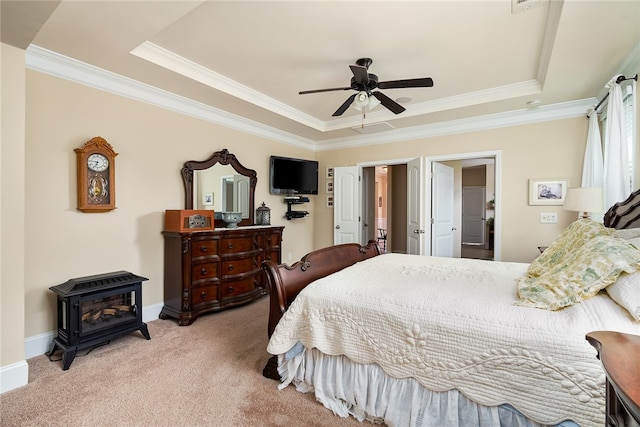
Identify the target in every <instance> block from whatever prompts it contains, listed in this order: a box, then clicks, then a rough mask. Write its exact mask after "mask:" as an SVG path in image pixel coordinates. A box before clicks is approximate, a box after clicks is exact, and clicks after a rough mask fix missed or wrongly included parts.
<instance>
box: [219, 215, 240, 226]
mask: <svg viewBox="0 0 640 427" xmlns="http://www.w3.org/2000/svg"><path fill="white" fill-rule="evenodd" d="M222 220H223V221H224V222H225V223H226V224H227V228H238V223H239V222H240V221H242V212H222Z"/></svg>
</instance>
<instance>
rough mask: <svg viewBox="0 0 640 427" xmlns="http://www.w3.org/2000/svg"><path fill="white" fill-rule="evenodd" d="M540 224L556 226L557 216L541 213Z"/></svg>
mask: <svg viewBox="0 0 640 427" xmlns="http://www.w3.org/2000/svg"><path fill="white" fill-rule="evenodd" d="M540 222H541V223H542V224H557V223H558V214H557V213H555V212H546V213H545V212H543V213H541V214H540Z"/></svg>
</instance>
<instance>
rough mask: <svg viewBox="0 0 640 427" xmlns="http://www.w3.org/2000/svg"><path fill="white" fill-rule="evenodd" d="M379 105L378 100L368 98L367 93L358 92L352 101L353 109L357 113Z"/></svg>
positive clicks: (372, 97)
mask: <svg viewBox="0 0 640 427" xmlns="http://www.w3.org/2000/svg"><path fill="white" fill-rule="evenodd" d="M378 105H380V100H379V99H378V98H376V97H375V96H369V95H368V94H367V92H358V94H357V95H356V97H355V98H354V100H353V108H355V109H356V110H358V111H362V110H363V109H365V108H366V109H368V110H369V111H371V110H373V109H374V108H376V107H377V106H378Z"/></svg>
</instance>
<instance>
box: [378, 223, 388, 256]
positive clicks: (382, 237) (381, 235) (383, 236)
mask: <svg viewBox="0 0 640 427" xmlns="http://www.w3.org/2000/svg"><path fill="white" fill-rule="evenodd" d="M380 242H382V251H383V252H386V251H387V230H385V229H384V228H378V245H380Z"/></svg>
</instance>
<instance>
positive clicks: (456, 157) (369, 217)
mask: <svg viewBox="0 0 640 427" xmlns="http://www.w3.org/2000/svg"><path fill="white" fill-rule="evenodd" d="M500 158H501V153H500V151H486V152H476V153H461V154H451V155H441V156H432V157H425V158H424V159H425V165H424V170H425V172H426V173H427V175H428V174H429V172H430V171H431V170H432V167H433V163H447V164H452V165H456V166H455V169H456V172H455V178H454V181H455V192H456V194H455V196H454V203H455V205H456V207H455V215H454V216H455V225H454V227H452V232H453V234H454V235H455V237H454V245H455V246H454V247H455V253H454V254H453V256H454V257H461V256H462V254H461V246H462V233H461V231H462V219H461V218H462V212H461V210H462V177H461V174H462V162H463V161H464V162H465V167H467V166H468V165H469V162H471V161H474V159H481V160H480V161H482V162H485V163H486V162H487V160H491V161H492V162H493V165H492V166H485V168H486V170H487V171H488V170H492V171H493V173H489V172H487V181H486V182H485V186H487V187H490V188H492V190H488V191H486V193H485V202H486V204H487V207H488V209H487V211H486V215H485V216H484V217H483V218H484V219H485V220H486V219H489V218H492V219H491V220H490V221H489V223H490V224H491V228H490V229H489V230H486V236H487V239H488V240H486V241H485V243H484V245H492V246H493V248H492V249H493V259H496V260H499V259H500V210H499V208H498V207H499V197H500V170H501V166H500V164H501V162H500ZM410 161H411V159H396V160H387V161H378V162H367V163H360V164H359V165H358V166H359V167H360V168H361V171H362V187H361V192H362V193H361V195H362V197H361V199H360V201H361V203H362V205H361V211H360V212H361V213H362V215H363V216H362V221H361V226H362V229H361V240H362V242H364V243H366V242H367V241H369V240H372V239H373V240H376V239H377V234H376V233H377V232H378V231H377V228H378V226H377V224H378V220H377V218H380V217H377V216H376V215H377V210H378V209H379V208H380V207H379V206H378V205H379V204H380V199H379V198H378V197H376V172H375V170H376V168H378V167H379V168H383V167H384V166H386V167H387V171H386V173H387V175H386V176H387V178H386V180H387V185H386V194H385V192H384V190H381V191H380V192H379V194H378V195H379V196H381V197H382V205H383V212H386V215H387V217H386V227H387V228H386V245H387V252H397V253H407V245H408V238H407V236H408V234H407V224H408V218H407V213H408V211H409V204H410V202H411V200H409V198H408V197H407V192H408V187H409V186H408V180H407V171H408V166H407V165H408V164H409V162H410ZM422 191H423V194H424V205H425V207H424V209H425V213H424V216H425V221H426V224H425V225H426V227H425V228H424V231H422V230H421V231H420V232H421V233H425V234H424V236H425V246H426V247H425V249H424V252H422V253H424V254H427V255H430V254H432V248H431V240H432V238H433V235H432V234H433V233H432V230H431V229H430V227H429V225H428V224H429V223H430V218H431V216H432V214H431V212H432V207H433V205H434V203H437V202H433V201H432V197H433V196H434V194H433V190H432V188H431V186H430V184H429V179H426V181H425V188H424V190H422ZM385 196H386V197H385ZM492 196H493V197H492ZM490 202H491V203H490ZM489 205H490V206H489ZM489 207H490V208H491V209H489ZM485 223H486V221H485ZM380 228H382V227H380ZM486 249H487V250H489V248H486Z"/></svg>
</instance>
